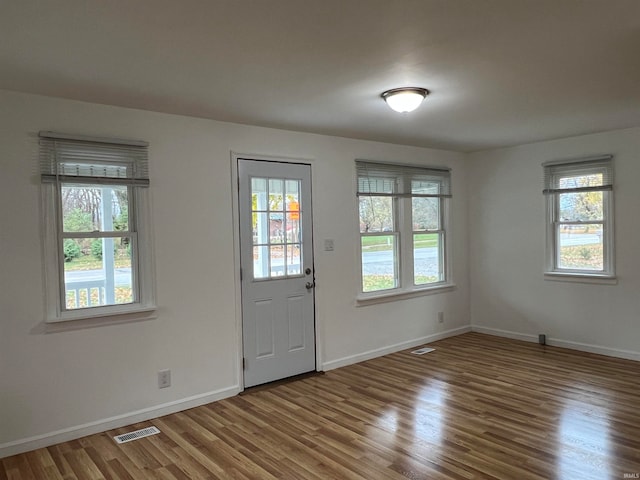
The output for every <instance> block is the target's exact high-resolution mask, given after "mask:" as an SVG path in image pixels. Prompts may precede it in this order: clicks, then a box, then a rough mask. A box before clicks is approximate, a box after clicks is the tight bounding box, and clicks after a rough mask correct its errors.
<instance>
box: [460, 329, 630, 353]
mask: <svg viewBox="0 0 640 480" xmlns="http://www.w3.org/2000/svg"><path fill="white" fill-rule="evenodd" d="M471 331H473V332H478V333H486V334H487V335H495V336H498V337H505V338H512V339H514V340H523V341H525V342H533V343H538V335H532V334H527V333H518V332H511V331H509V330H500V329H497V328H489V327H483V326H480V325H472V326H471ZM546 343H547V345H551V346H552V347H562V348H570V349H571V350H580V351H581V352H588V353H597V354H599V355H606V356H608V357H615V358H624V359H626V360H636V361H640V352H635V351H633V350H621V349H617V348H609V347H603V346H601V345H591V344H589V343H580V342H572V341H570V340H563V339H560V338H550V337H547V339H546Z"/></svg>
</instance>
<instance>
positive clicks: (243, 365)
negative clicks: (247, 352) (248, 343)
mask: <svg viewBox="0 0 640 480" xmlns="http://www.w3.org/2000/svg"><path fill="white" fill-rule="evenodd" d="M246 369H247V360H246V359H245V358H244V357H242V370H246Z"/></svg>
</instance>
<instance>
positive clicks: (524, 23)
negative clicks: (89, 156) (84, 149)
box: [0, 0, 640, 151]
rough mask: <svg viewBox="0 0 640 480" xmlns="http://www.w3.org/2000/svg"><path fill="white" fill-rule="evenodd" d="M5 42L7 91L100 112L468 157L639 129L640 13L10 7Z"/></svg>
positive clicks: (316, 5) (200, 0) (620, 3)
mask: <svg viewBox="0 0 640 480" xmlns="http://www.w3.org/2000/svg"><path fill="white" fill-rule="evenodd" d="M0 32H2V34H1V38H2V42H0V88H2V89H6V90H15V91H22V92H29V93H36V94H42V95H50V96H56V97H64V98H70V99H77V100H83V101H89V102H95V103H101V104H108V105H119V106H125V107H133V108H139V109H144V110H153V111H159V112H168V113H176V114H183V115H190V116H195V117H203V118H210V119H216V120H224V121H229V122H236V123H243V124H252V125H262V126H268V127H276V128H282V129H288V130H297V131H305V132H315V133H322V134H329V135H338V136H344V137H351V138H360V139H371V140H378V141H383V142H392V143H400V144H407V145H417V146H426V147H435V148H445V149H450V150H458V151H474V150H481V149H487V148H495V147H501V146H509V145H517V144H523V143H528V142H533V141H539V140H546V139H552V138H560V137H567V136H572V135H578V134H584V133H591V132H599V131H606V130H613V129H619V128H625V127H631V126H639V125H640V56H639V47H640V1H638V0H415V1H412V0H101V1H99V0H50V1H41V0H6V1H3V2H2V4H1V6H0ZM400 86H419V87H425V88H428V89H429V90H431V92H432V93H431V95H430V96H428V97H427V99H426V100H425V102H424V103H423V105H422V106H421V107H420V108H419V109H418V110H417V111H415V112H412V113H409V114H398V113H395V112H393V111H392V110H390V109H389V108H388V107H387V106H386V105H385V104H384V102H383V101H382V99H381V98H380V94H381V93H382V92H383V91H384V90H387V89H390V88H395V87H400Z"/></svg>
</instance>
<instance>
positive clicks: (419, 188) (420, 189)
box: [411, 180, 440, 195]
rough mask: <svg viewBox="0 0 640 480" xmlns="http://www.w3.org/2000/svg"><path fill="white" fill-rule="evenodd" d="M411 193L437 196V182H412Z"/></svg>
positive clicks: (438, 191) (438, 184)
mask: <svg viewBox="0 0 640 480" xmlns="http://www.w3.org/2000/svg"><path fill="white" fill-rule="evenodd" d="M411 193H415V194H419V195H437V194H439V193H440V182H439V181H435V180H434V181H433V182H429V181H425V180H412V181H411Z"/></svg>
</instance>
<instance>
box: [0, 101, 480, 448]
mask: <svg viewBox="0 0 640 480" xmlns="http://www.w3.org/2000/svg"><path fill="white" fill-rule="evenodd" d="M40 130H52V131H59V132H66V133H75V134H86V135H95V136H112V137H124V138H135V139H141V140H146V141H148V142H150V144H151V147H150V171H151V182H152V186H151V196H152V211H153V225H154V239H155V240H154V241H155V250H156V271H157V278H156V280H157V300H158V305H159V308H158V311H157V318H156V319H154V320H147V321H143V322H137V323H127V324H119V325H110V326H101V327H96V328H84V329H79V330H72V331H65V332H57V333H44V331H43V328H42V327H43V324H42V322H43V315H44V290H43V259H42V252H41V241H40V228H41V227H40V217H39V215H40V213H39V205H40V195H39V179H38V170H37V133H38V131H40ZM232 150H233V151H236V152H241V153H256V154H263V155H275V156H286V157H296V158H307V159H311V160H312V173H313V183H314V234H315V239H316V243H315V245H316V252H315V263H316V278H317V285H318V287H317V291H316V299H317V322H318V332H319V341H320V346H321V351H320V353H321V357H322V362H323V365H322V367H324V368H332V367H335V366H338V365H342V364H346V363H351V362H355V361H357V360H360V359H363V358H367V357H370V356H373V355H378V354H381V353H384V352H386V351H389V350H393V349H398V348H400V347H401V346H411V345H414V344H416V343H420V342H421V341H425V340H429V339H433V338H437V335H438V334H441V333H443V332H444V331H445V330H453V329H458V328H462V329H464V328H465V327H468V325H469V315H468V312H469V303H468V272H467V264H468V259H467V243H466V238H467V230H466V224H467V215H466V206H467V202H466V198H465V191H466V184H465V182H466V179H465V167H464V165H463V158H464V156H463V155H461V154H458V153H452V152H445V151H438V150H429V149H421V148H413V147H404V146H398V145H389V144H382V143H375V142H367V141H358V140H349V139H343V138H336V137H327V136H319V135H311V134H302V133H294V132H288V131H279V130H273V129H265V128H257V127H250V126H241V125H234V124H228V123H221V122H214V121H208V120H203V119H194V118H187V117H180V116H173V115H166V114H158V113H152V112H145V111H138V110H130V109H124V108H118V107H109V106H102V105H94V104H87V103H81V102H75V101H68V100H62V99H53V98H47V97H39V96H33V95H25V94H18V93H12V92H1V91H0V165H2V175H1V176H0V205H2V209H0V265H2V277H1V285H0V457H1V456H3V455H9V454H11V453H15V452H18V451H24V450H26V449H31V448H34V447H36V446H39V445H45V444H49V443H52V442H55V441H60V440H64V439H66V438H73V437H77V436H79V435H81V434H86V433H89V432H93V431H99V430H101V429H104V428H107V427H112V426H114V425H124V424H128V423H131V421H133V420H136V419H141V418H148V417H152V416H155V415H157V414H160V413H164V412H168V411H172V410H177V409H180V408H183V407H186V406H190V405H193V404H197V403H202V402H206V401H210V400H213V399H216V398H222V397H224V396H228V395H233V394H234V393H236V392H237V391H238V389H239V385H240V379H239V369H238V366H237V359H238V357H239V349H240V345H239V342H238V332H237V325H238V315H239V311H238V309H237V306H236V294H237V291H236V280H235V276H234V274H235V272H236V271H237V268H236V265H234V237H233V221H232V181H231V162H230V152H231V151H232ZM355 158H363V159H371V160H388V161H395V162H416V163H424V164H427V165H448V166H450V167H452V168H453V180H454V184H453V189H454V195H455V196H454V199H453V201H452V210H453V226H452V231H453V233H454V235H455V240H454V248H453V252H452V253H453V259H454V265H455V272H454V274H455V275H454V277H455V281H456V283H457V285H458V287H457V289H456V290H454V291H452V292H448V293H441V294H437V295H430V296H424V297H419V298H412V299H408V300H403V301H396V302H392V303H384V304H379V305H370V306H366V307H357V306H356V304H355V294H356V290H357V276H358V258H357V242H358V234H357V209H356V201H355V195H354V186H355V179H354V163H353V161H354V159H355ZM324 238H332V239H334V240H335V251H334V252H324V251H322V250H321V248H320V246H321V245H322V243H323V242H322V240H323V239H324ZM438 311H444V312H445V318H446V322H445V324H444V325H438V324H437V322H436V316H437V312H438ZM458 331H460V330H458ZM434 335H435V336H434ZM165 368H169V369H171V370H172V386H171V388H168V389H163V390H159V389H158V388H157V385H156V372H157V371H158V370H160V369H165Z"/></svg>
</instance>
